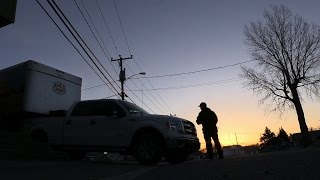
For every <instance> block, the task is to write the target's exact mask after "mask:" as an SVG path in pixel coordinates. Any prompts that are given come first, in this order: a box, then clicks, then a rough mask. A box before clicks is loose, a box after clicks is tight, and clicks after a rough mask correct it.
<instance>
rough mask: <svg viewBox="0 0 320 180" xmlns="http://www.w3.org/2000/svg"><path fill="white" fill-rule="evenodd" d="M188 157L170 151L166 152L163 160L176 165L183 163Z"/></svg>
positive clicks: (182, 153) (184, 154) (185, 154)
mask: <svg viewBox="0 0 320 180" xmlns="http://www.w3.org/2000/svg"><path fill="white" fill-rule="evenodd" d="M187 157H188V154H187V153H184V152H178V151H171V152H167V153H166V154H165V156H164V159H165V160H166V161H167V162H168V163H171V164H178V163H182V162H184V161H185V160H186V159H187Z"/></svg>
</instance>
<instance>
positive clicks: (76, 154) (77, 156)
mask: <svg viewBox="0 0 320 180" xmlns="http://www.w3.org/2000/svg"><path fill="white" fill-rule="evenodd" d="M68 155H69V158H70V159H71V160H82V159H83V158H84V157H85V156H86V153H85V152H81V151H69V152H68Z"/></svg>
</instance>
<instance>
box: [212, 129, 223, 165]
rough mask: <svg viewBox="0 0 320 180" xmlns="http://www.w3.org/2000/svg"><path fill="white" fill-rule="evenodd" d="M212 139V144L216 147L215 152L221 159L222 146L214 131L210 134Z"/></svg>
mask: <svg viewBox="0 0 320 180" xmlns="http://www.w3.org/2000/svg"><path fill="white" fill-rule="evenodd" d="M212 139H213V141H214V145H215V147H216V149H217V153H218V155H219V159H223V151H222V148H221V144H220V141H219V138H218V133H214V135H213V136H212Z"/></svg>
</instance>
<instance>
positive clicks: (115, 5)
mask: <svg viewBox="0 0 320 180" xmlns="http://www.w3.org/2000/svg"><path fill="white" fill-rule="evenodd" d="M113 4H114V7H115V9H116V12H117V15H118V20H119V23H120V26H121V30H122V33H123V36H124V39H125V41H126V44H127V47H128V50H129V53H130V55H132V52H131V50H130V46H129V43H128V39H127V35H126V33H125V32H124V29H123V25H122V21H121V18H120V14H119V11H118V8H117V4H116V2H115V1H114V0H113Z"/></svg>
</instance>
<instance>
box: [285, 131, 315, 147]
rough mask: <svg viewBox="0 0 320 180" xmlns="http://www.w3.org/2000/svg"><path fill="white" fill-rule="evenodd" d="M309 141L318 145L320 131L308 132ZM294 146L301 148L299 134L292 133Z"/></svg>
mask: <svg viewBox="0 0 320 180" xmlns="http://www.w3.org/2000/svg"><path fill="white" fill-rule="evenodd" d="M309 134H310V136H311V139H312V141H313V142H314V143H320V130H316V131H309ZM291 139H292V141H293V144H294V146H302V136H301V133H294V134H292V135H291Z"/></svg>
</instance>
